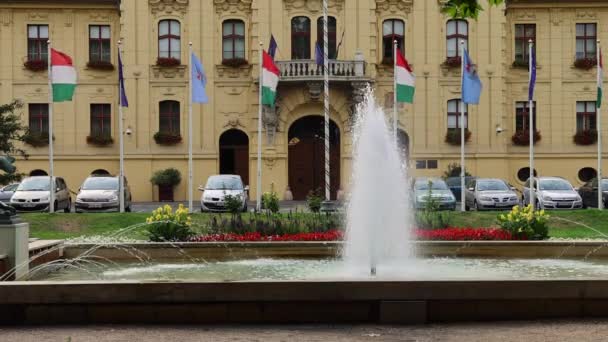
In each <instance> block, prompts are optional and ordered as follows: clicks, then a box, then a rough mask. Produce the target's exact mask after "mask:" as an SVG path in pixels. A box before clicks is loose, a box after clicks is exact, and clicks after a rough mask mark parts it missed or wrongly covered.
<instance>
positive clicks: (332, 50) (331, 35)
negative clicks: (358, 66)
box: [317, 17, 336, 59]
mask: <svg viewBox="0 0 608 342" xmlns="http://www.w3.org/2000/svg"><path fill="white" fill-rule="evenodd" d="M317 42H319V44H320V45H321V49H323V17H320V18H319V19H317ZM327 42H328V46H327V50H328V52H327V53H328V56H329V59H336V18H334V17H327Z"/></svg>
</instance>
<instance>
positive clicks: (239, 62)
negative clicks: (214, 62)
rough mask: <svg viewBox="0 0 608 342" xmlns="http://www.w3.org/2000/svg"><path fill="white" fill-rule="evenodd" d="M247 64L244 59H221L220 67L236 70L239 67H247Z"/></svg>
mask: <svg viewBox="0 0 608 342" xmlns="http://www.w3.org/2000/svg"><path fill="white" fill-rule="evenodd" d="M247 64H249V62H247V60H246V59H244V58H230V59H222V65H225V66H229V67H233V68H238V67H240V66H243V65H247Z"/></svg>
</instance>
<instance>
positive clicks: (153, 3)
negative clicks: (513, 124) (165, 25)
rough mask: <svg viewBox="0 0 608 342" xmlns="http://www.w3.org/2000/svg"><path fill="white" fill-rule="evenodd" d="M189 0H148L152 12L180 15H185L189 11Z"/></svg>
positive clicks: (155, 13)
mask: <svg viewBox="0 0 608 342" xmlns="http://www.w3.org/2000/svg"><path fill="white" fill-rule="evenodd" d="M188 1H189V0H148V4H149V5H150V10H151V11H152V14H154V15H159V14H166V15H178V16H181V17H183V16H184V15H185V14H186V13H187V12H188Z"/></svg>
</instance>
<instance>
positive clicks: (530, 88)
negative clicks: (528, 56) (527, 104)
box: [528, 49, 536, 101]
mask: <svg viewBox="0 0 608 342" xmlns="http://www.w3.org/2000/svg"><path fill="white" fill-rule="evenodd" d="M530 63H532V72H531V73H530V84H529V86H528V101H533V100H534V87H535V86H536V53H535V52H534V49H533V50H532V61H531V62H530Z"/></svg>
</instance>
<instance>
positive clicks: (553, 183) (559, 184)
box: [540, 179, 572, 190]
mask: <svg viewBox="0 0 608 342" xmlns="http://www.w3.org/2000/svg"><path fill="white" fill-rule="evenodd" d="M540 189H541V190H572V186H570V183H568V182H566V181H565V180H561V179H545V180H541V181H540Z"/></svg>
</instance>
